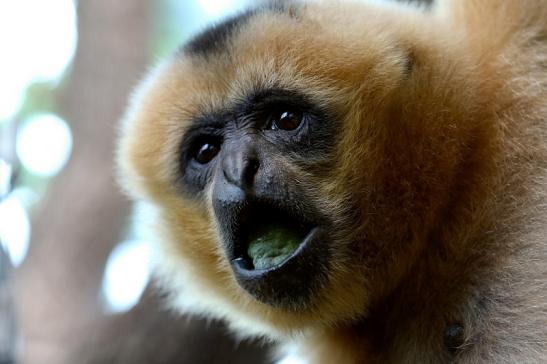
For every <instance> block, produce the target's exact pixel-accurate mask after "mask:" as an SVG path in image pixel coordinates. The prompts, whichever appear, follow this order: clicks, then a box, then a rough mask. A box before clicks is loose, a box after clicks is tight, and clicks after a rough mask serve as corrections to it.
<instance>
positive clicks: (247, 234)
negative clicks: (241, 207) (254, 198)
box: [233, 206, 314, 274]
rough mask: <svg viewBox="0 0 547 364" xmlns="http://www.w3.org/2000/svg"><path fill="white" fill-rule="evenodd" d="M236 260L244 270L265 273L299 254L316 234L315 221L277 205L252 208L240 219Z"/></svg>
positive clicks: (235, 262)
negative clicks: (279, 207)
mask: <svg viewBox="0 0 547 364" xmlns="http://www.w3.org/2000/svg"><path fill="white" fill-rule="evenodd" d="M238 230H239V234H237V235H239V236H236V243H235V244H234V248H235V249H234V253H235V254H234V260H233V262H234V264H235V265H236V266H238V268H239V269H240V270H247V271H255V274H260V273H265V272H267V271H269V270H272V269H277V268H281V267H282V266H283V265H284V264H285V263H286V262H288V261H289V260H291V258H293V257H295V256H297V255H298V254H299V253H300V252H301V251H302V250H303V249H304V248H305V245H306V243H307V241H308V240H309V239H308V237H311V235H312V234H313V231H314V228H313V225H311V224H309V223H305V222H303V221H300V220H299V219H297V218H294V217H292V216H290V214H287V213H285V212H282V211H279V210H277V209H276V208H273V207H264V206H262V207H260V208H255V209H252V211H250V212H249V213H247V215H246V216H243V217H242V218H241V219H240V226H239V229H238Z"/></svg>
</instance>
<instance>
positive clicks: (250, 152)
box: [222, 143, 260, 192]
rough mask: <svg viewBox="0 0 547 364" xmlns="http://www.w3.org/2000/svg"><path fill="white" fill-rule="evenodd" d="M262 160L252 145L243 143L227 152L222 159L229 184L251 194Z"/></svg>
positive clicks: (223, 169) (225, 176) (223, 171)
mask: <svg viewBox="0 0 547 364" xmlns="http://www.w3.org/2000/svg"><path fill="white" fill-rule="evenodd" d="M259 169H260V160H259V158H258V156H257V153H256V151H255V148H254V146H253V145H252V144H249V143H241V144H239V145H233V146H231V148H229V149H228V150H226V152H225V155H224V158H223V159H222V173H223V175H224V178H225V179H226V181H228V182H229V183H231V184H233V185H235V186H237V187H239V188H241V189H242V190H244V191H246V192H249V191H251V190H252V189H253V187H254V181H255V176H256V174H257V173H258V170H259Z"/></svg>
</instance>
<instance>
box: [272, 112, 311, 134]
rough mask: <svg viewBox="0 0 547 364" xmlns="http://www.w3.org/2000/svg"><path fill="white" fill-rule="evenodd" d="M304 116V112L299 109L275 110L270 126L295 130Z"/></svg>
mask: <svg viewBox="0 0 547 364" xmlns="http://www.w3.org/2000/svg"><path fill="white" fill-rule="evenodd" d="M302 118H303V115H302V113H300V112H297V111H292V110H285V111H281V112H275V113H273V114H272V116H271V118H270V125H269V126H270V129H272V130H295V129H296V128H298V127H299V126H300V124H301V123H302Z"/></svg>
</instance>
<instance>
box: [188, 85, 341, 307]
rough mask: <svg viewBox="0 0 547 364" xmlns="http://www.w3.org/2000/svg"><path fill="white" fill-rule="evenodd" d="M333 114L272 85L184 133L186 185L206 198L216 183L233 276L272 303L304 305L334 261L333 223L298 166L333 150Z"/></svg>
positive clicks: (316, 164) (308, 167)
mask: <svg viewBox="0 0 547 364" xmlns="http://www.w3.org/2000/svg"><path fill="white" fill-rule="evenodd" d="M328 115H329V113H328V112H326V111H325V110H322V109H320V108H319V107H317V106H316V105H315V104H314V103H313V102H311V101H310V100H309V99H308V98H306V97H305V96H303V95H301V94H299V93H295V92H291V91H284V90H267V91H262V92H259V93H254V94H253V95H251V96H250V97H249V98H248V99H246V100H245V101H243V102H240V103H239V104H238V105H235V106H234V107H233V108H232V109H231V110H224V111H217V112H213V113H209V114H205V115H203V116H202V117H201V118H199V119H197V120H196V121H195V122H194V123H193V125H192V127H191V128H190V130H188V132H187V133H186V135H185V138H184V140H183V144H182V163H181V164H182V172H183V173H182V180H183V185H184V190H185V191H188V192H190V193H192V194H195V195H198V196H199V195H201V196H202V197H203V193H202V192H203V191H204V190H205V189H206V187H208V186H210V185H211V187H212V197H213V209H214V212H215V215H216V219H217V221H218V222H219V226H220V227H221V230H222V231H221V232H222V236H223V243H224V245H225V249H226V256H227V258H228V259H229V260H230V262H231V265H232V268H233V271H234V274H235V277H236V278H237V280H238V282H239V283H240V285H241V286H242V287H243V288H244V289H246V290H247V291H248V292H249V293H251V294H252V295H253V296H255V297H256V298H257V299H259V300H261V301H263V302H265V303H268V304H271V305H275V306H281V307H285V308H295V309H296V308H298V307H302V306H303V305H306V304H307V303H309V302H310V299H311V298H312V296H313V293H314V292H317V291H318V290H319V289H318V288H319V286H320V285H321V283H322V282H323V277H324V276H325V272H326V270H327V265H328V262H329V256H328V255H329V253H328V252H329V249H328V244H329V236H328V233H327V232H328V231H329V222H328V219H327V218H326V217H325V214H324V213H322V212H320V211H318V208H317V207H316V206H315V205H314V203H313V202H312V199H311V198H310V197H309V196H310V190H311V187H313V186H309V185H307V184H306V180H305V178H302V176H299V175H298V174H301V171H302V170H305V171H306V172H307V173H314V171H315V170H317V169H318V168H320V165H321V164H322V163H325V160H326V159H328V154H329V150H330V149H331V148H330V146H331V145H332V144H333V142H334V141H333V138H332V129H333V127H334V121H333V120H332V118H330V117H329V116H328Z"/></svg>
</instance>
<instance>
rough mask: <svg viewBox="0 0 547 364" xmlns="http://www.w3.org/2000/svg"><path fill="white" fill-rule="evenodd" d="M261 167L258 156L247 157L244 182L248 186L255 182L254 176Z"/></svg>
mask: <svg viewBox="0 0 547 364" xmlns="http://www.w3.org/2000/svg"><path fill="white" fill-rule="evenodd" d="M259 168H260V162H259V161H258V159H257V158H251V159H247V160H246V162H245V167H244V170H243V176H242V182H243V183H244V184H245V186H246V187H251V186H252V185H253V184H254V178H255V175H256V173H257V172H258V170H259Z"/></svg>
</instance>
